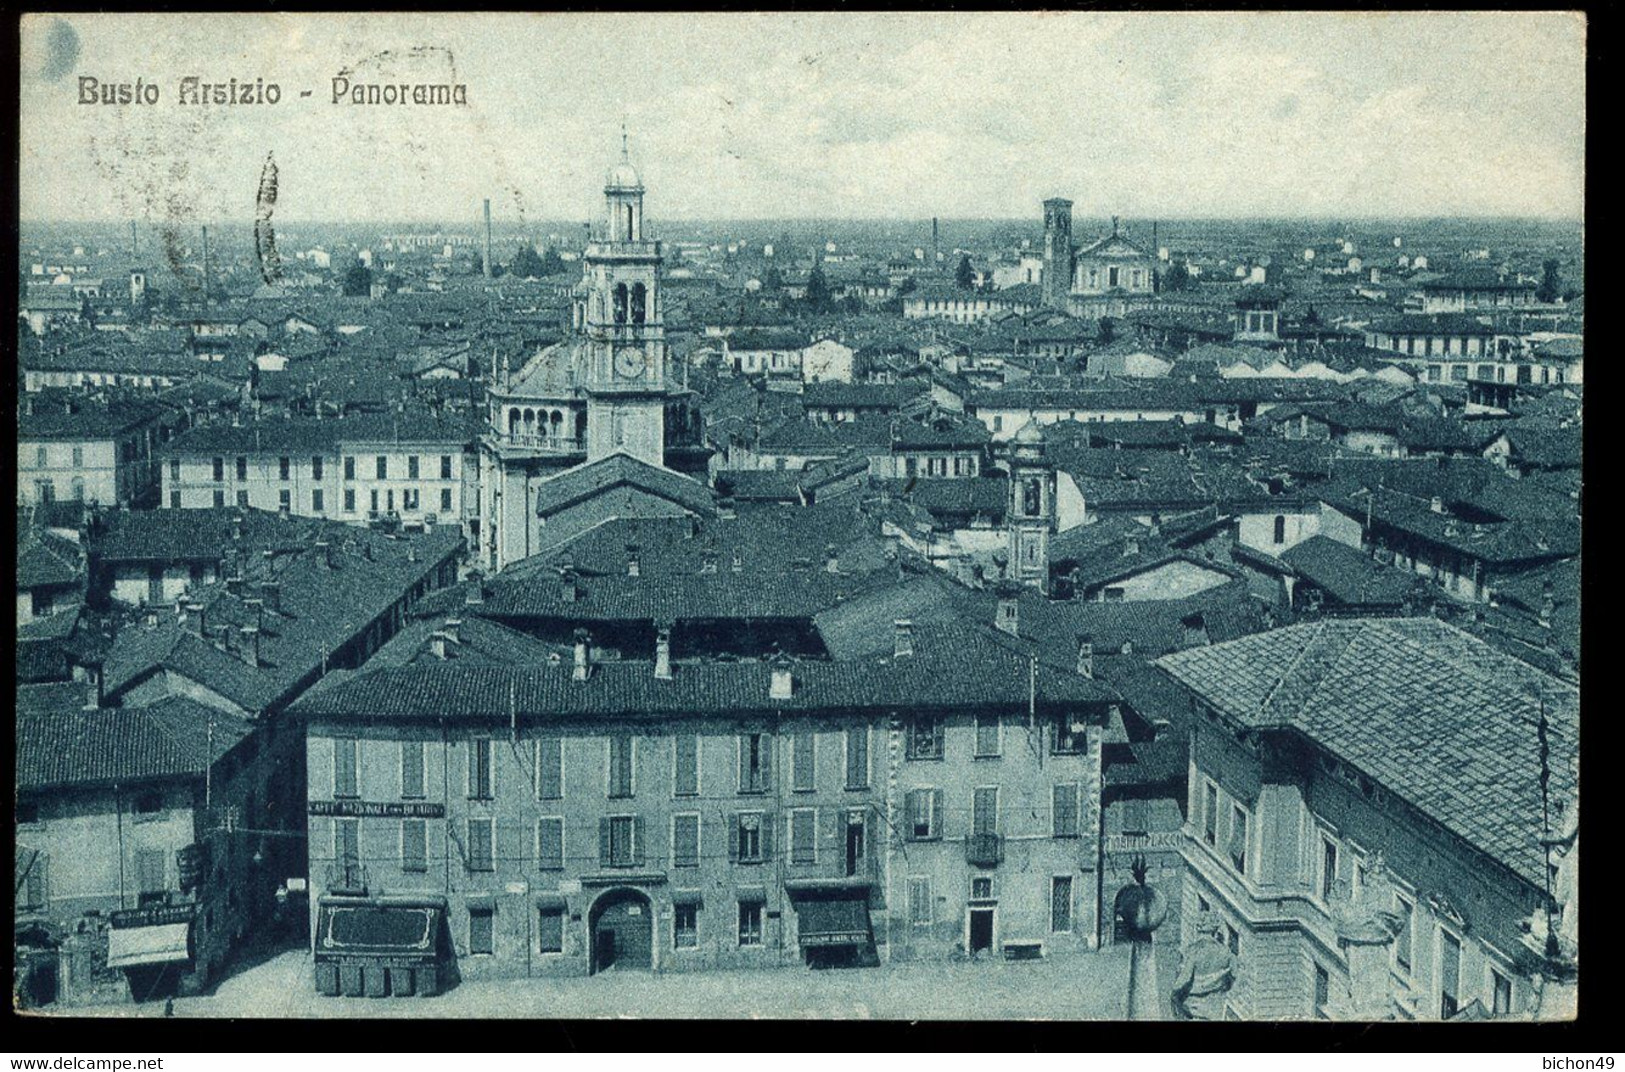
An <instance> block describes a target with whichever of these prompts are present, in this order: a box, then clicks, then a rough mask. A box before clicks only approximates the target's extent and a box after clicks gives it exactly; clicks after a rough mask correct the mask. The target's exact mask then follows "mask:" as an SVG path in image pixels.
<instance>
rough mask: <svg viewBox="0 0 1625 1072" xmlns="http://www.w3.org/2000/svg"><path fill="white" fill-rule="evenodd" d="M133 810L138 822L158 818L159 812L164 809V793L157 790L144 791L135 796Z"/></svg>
mask: <svg viewBox="0 0 1625 1072" xmlns="http://www.w3.org/2000/svg"><path fill="white" fill-rule="evenodd" d="M131 810H132V811H134V812H135V821H136V822H138V823H141V822H150V821H151V820H153V819H156V818H157V817H158V814H159V813H160V812H162V811H163V810H164V795H163V794H162V793H156V792H154V793H142V794H141V795H140V796H138V797H136V798H135V804H134V806H133V808H132V809H131Z"/></svg>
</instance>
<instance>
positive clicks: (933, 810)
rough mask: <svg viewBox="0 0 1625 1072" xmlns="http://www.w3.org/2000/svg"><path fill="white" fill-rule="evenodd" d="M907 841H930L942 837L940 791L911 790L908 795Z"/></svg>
mask: <svg viewBox="0 0 1625 1072" xmlns="http://www.w3.org/2000/svg"><path fill="white" fill-rule="evenodd" d="M907 799H908V839H909V840H910V841H930V840H933V839H935V838H939V837H941V836H942V818H941V816H942V790H940V789H911V790H909V794H908V798H907Z"/></svg>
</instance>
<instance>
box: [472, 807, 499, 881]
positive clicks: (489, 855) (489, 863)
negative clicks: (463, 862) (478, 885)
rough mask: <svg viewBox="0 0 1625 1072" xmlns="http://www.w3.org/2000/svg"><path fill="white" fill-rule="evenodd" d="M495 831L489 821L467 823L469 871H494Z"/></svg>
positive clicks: (481, 820)
mask: <svg viewBox="0 0 1625 1072" xmlns="http://www.w3.org/2000/svg"><path fill="white" fill-rule="evenodd" d="M494 837H495V830H494V828H493V826H492V822H491V820H490V819H470V820H469V821H468V869H469V870H470V871H494V870H496V851H495V849H496V846H495V845H494V844H493V839H494Z"/></svg>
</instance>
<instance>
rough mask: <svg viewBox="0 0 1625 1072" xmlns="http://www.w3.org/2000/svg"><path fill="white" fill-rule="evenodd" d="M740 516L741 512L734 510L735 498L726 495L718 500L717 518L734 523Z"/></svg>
mask: <svg viewBox="0 0 1625 1072" xmlns="http://www.w3.org/2000/svg"><path fill="white" fill-rule="evenodd" d="M738 516H739V511H738V510H736V509H735V508H734V498H733V496H732V495H724V496H723V497H722V498H720V499H718V500H717V517H719V518H721V519H722V520H724V521H733V520H734V519H735V518H737V517H738Z"/></svg>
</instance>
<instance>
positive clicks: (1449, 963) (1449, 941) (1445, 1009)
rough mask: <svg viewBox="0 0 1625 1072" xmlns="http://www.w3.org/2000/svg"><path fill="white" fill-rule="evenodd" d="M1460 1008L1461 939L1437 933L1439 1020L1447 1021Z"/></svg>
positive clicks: (1445, 932)
mask: <svg viewBox="0 0 1625 1072" xmlns="http://www.w3.org/2000/svg"><path fill="white" fill-rule="evenodd" d="M1460 1008H1461V939H1460V938H1457V937H1456V936H1455V935H1453V934H1451V933H1450V932H1449V931H1447V930H1443V929H1441V930H1440V931H1439V1019H1441V1020H1448V1019H1450V1017H1452V1016H1454V1015H1456V1012H1457V1011H1458V1010H1459V1009H1460Z"/></svg>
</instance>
